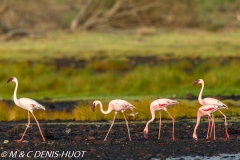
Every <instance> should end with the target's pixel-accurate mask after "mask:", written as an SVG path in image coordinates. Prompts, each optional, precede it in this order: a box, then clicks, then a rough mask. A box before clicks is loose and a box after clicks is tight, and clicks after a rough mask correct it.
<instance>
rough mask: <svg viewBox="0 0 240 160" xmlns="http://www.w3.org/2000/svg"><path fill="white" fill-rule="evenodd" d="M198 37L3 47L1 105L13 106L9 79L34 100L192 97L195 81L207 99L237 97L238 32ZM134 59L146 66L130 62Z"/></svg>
mask: <svg viewBox="0 0 240 160" xmlns="http://www.w3.org/2000/svg"><path fill="white" fill-rule="evenodd" d="M200 33H201V34H200ZM200 33H199V32H196V31H189V32H188V33H186V32H180V31H179V32H171V33H158V34H155V35H153V36H138V35H135V34H121V35H117V34H107V33H106V34H101V35H100V34H98V33H79V34H75V35H69V34H63V33H62V32H61V33H59V32H56V33H52V34H50V35H49V36H48V38H47V39H35V40H32V39H23V40H20V41H11V42H1V45H0V51H1V55H0V59H1V64H0V70H1V74H0V88H1V92H0V97H2V98H3V99H8V100H9V99H11V97H12V94H13V90H14V87H15V84H13V83H10V84H7V83H6V81H7V79H8V78H9V77H13V76H14V77H17V78H18V80H19V90H18V96H19V97H31V98H34V99H44V98H48V99H49V98H50V99H53V100H66V99H68V100H71V99H75V100H77V99H94V98H98V99H102V98H103V99H110V98H125V99H135V98H137V99H140V98H142V97H143V98H144V97H151V98H156V97H169V98H171V97H172V96H173V95H174V97H176V98H180V97H186V96H187V95H189V94H191V95H195V96H196V95H198V93H199V91H200V85H198V86H195V87H192V83H193V82H194V81H195V80H196V79H198V78H202V79H204V81H205V83H206V84H205V90H204V92H203V95H204V96H207V95H211V96H219V95H228V96H229V95H239V94H240V90H239V88H238V86H239V79H240V78H239V76H238V75H239V74H238V73H239V67H240V66H239V64H240V63H239V61H240V58H239V54H238V44H239V43H240V40H239V38H238V37H239V36H238V35H239V34H240V31H238V32H237V31H234V32H221V33H219V34H214V33H207V32H200ZM56 36H57V37H58V39H57V40H56V38H57V37H56ZM142 41H143V42H142ZM59 46H61V47H59ZM86 46H87V47H86ZM123 46H124V47H123ZM151 55H153V56H154V57H152V58H150V59H149V58H148V57H149V56H151ZM134 56H138V57H139V56H142V57H145V58H148V59H147V60H145V62H142V61H141V59H140V61H139V62H137V61H138V60H137V59H136V60H134V59H131V58H129V57H134ZM145 58H143V59H145ZM69 59H70V61H69ZM58 60H61V63H60V64H59V62H58ZM74 60H76V62H74ZM77 60H82V61H83V62H82V61H77ZM62 61H63V62H62ZM72 62H74V64H73V65H72ZM81 63H83V65H80V67H78V66H75V65H79V64H81ZM231 77H234V78H231Z"/></svg>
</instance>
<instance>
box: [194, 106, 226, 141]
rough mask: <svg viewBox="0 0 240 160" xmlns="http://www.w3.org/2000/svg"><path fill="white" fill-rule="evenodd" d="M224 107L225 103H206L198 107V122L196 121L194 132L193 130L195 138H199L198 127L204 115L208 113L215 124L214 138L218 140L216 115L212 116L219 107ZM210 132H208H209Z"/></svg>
mask: <svg viewBox="0 0 240 160" xmlns="http://www.w3.org/2000/svg"><path fill="white" fill-rule="evenodd" d="M223 108H226V106H225V105H222V104H220V105H216V104H206V105H203V106H201V107H200V108H199V109H198V112H197V122H196V126H195V128H194V132H193V138H194V139H195V140H198V137H197V128H198V125H199V123H200V120H201V117H202V116H205V115H207V116H208V117H209V118H210V119H211V121H212V125H213V128H214V131H213V139H214V140H216V137H215V122H214V117H213V116H212V117H211V114H212V113H213V112H215V111H217V110H219V109H223ZM208 132H209V129H208ZM207 134H208V133H207Z"/></svg>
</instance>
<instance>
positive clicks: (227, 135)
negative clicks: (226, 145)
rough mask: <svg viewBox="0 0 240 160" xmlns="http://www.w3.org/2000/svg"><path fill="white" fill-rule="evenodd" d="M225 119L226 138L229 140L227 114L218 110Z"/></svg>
mask: <svg viewBox="0 0 240 160" xmlns="http://www.w3.org/2000/svg"><path fill="white" fill-rule="evenodd" d="M218 111H219V112H220V113H221V114H222V115H223V117H224V125H225V130H226V137H227V138H229V134H228V131H227V117H226V116H225V114H223V113H222V111H220V110H218Z"/></svg>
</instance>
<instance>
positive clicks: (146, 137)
mask: <svg viewBox="0 0 240 160" xmlns="http://www.w3.org/2000/svg"><path fill="white" fill-rule="evenodd" d="M143 137H144V138H145V139H148V134H147V132H146V131H144V132H143Z"/></svg>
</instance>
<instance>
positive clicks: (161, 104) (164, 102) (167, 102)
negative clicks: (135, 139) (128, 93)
mask: <svg viewBox="0 0 240 160" xmlns="http://www.w3.org/2000/svg"><path fill="white" fill-rule="evenodd" d="M174 104H178V101H175V100H171V99H167V98H161V99H157V100H154V101H153V102H152V103H151V104H150V111H151V114H152V119H150V120H149V121H148V122H147V124H146V127H145V128H144V130H143V134H144V138H146V139H148V125H149V124H150V123H151V122H152V121H153V120H154V119H155V111H156V110H158V111H159V116H160V122H159V132H158V139H160V131H161V124H162V121H161V110H162V109H163V110H165V111H166V112H167V113H168V115H169V116H170V117H171V118H172V123H173V128H172V139H173V140H174V139H175V138H174V118H173V117H172V115H171V114H170V113H169V112H168V111H167V107H168V106H171V105H174Z"/></svg>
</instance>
